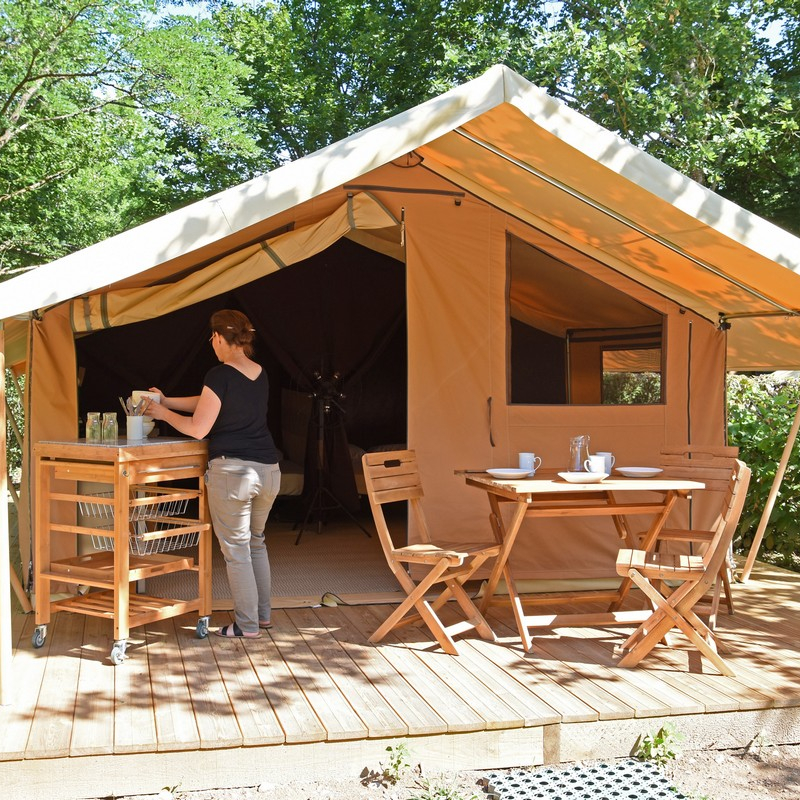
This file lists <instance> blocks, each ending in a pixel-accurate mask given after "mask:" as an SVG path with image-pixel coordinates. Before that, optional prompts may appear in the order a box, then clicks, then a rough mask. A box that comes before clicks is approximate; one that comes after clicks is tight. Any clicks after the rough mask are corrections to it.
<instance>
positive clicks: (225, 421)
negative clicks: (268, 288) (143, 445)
mask: <svg viewBox="0 0 800 800" xmlns="http://www.w3.org/2000/svg"><path fill="white" fill-rule="evenodd" d="M254 334H255V331H254V330H253V327H252V326H251V324H250V321H249V320H248V319H247V317H246V316H245V315H244V314H242V313H241V312H239V311H232V310H227V309H226V310H223V311H217V312H216V313H214V314H213V315H212V316H211V338H210V339H209V341H210V342H211V346H212V347H213V348H214V354H215V355H216V357H217V359H219V361H221V362H222V364H220V365H218V366H216V367H212V368H211V369H210V370H209V371H208V373H207V374H206V376H205V379H204V381H203V390H202V392H201V393H200V395H199V396H196V397H164V395H163V393H162V392H161V390H160V389H157V388H156V387H153V388H152V389H151V390H150V391H153V392H158V394H159V398H160V399H159V401H151V402H149V403H148V405H147V408H146V410H145V413H146V414H147V415H148V416H150V417H153V418H154V419H160V420H164V422H167V423H168V424H169V425H171V426H172V427H173V428H175V430H177V431H179V432H180V433H183V434H185V435H186V436H191V437H193V438H195V439H203V438H205V437H206V436H207V437H208V470H207V471H206V477H205V479H206V489H207V496H208V505H209V509H210V511H211V521H212V522H213V524H214V532H215V533H216V535H217V539H218V540H219V544H220V549H221V550H222V554H223V556H224V557H225V566H226V568H227V572H228V582H229V583H230V587H231V595H232V597H233V612H234V619H235V622H233V623H231V624H230V625H225V626H224V627H222V628H220V629H219V630H218V631H216V633H217V634H218V635H219V636H225V637H241V638H246V639H255V638H258V637H259V636H260V635H261V630H260V629H262V628H270V627H272V623H271V621H270V614H271V599H270V589H271V585H270V584H271V579H270V567H269V559H268V557H267V548H266V544H265V542H264V526H265V525H266V522H267V517H268V516H269V512H270V509H271V508H272V504H273V502H274V500H275V497H276V496H277V494H278V490H279V489H280V483H281V475H280V469H279V468H278V451H277V449H276V447H275V443H274V441H273V439H272V434H270V432H269V429H268V428H267V399H268V395H269V382H268V380H267V374H266V372H265V371H264V369H263V368H262V367H261V365H260V364H257V363H256V362H255V361H252V360H251V358H250V356H251V355H252V354H253V340H254V338H255V335H254ZM178 412H182V413H178Z"/></svg>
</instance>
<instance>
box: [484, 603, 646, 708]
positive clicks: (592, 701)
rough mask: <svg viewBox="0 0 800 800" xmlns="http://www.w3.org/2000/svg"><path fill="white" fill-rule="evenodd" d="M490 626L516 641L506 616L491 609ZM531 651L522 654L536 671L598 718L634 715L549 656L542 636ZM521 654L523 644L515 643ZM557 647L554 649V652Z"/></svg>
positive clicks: (608, 693)
mask: <svg viewBox="0 0 800 800" xmlns="http://www.w3.org/2000/svg"><path fill="white" fill-rule="evenodd" d="M488 618H489V624H490V625H491V626H492V627H493V628H495V630H496V631H502V632H503V636H514V637H515V638H516V641H517V642H519V633H518V632H517V630H516V628H515V627H513V623H512V622H511V620H510V619H509V617H507V616H505V617H504V616H500V615H498V614H497V613H496V610H495V609H494V608H492V609H490V611H489V617H488ZM533 645H534V646H533V651H532V652H530V653H525V655H524V658H526V659H528V660H530V661H531V663H533V664H534V665H535V666H536V668H537V669H538V670H539V671H541V672H543V673H544V674H545V675H547V676H548V677H550V678H551V679H552V680H553V681H555V682H556V683H559V684H561V685H562V686H564V687H565V688H568V689H569V690H570V691H571V692H573V693H574V694H575V696H576V697H577V698H578V699H579V700H581V701H582V702H583V703H585V704H586V705H588V706H590V707H591V708H593V709H594V710H595V711H596V712H597V716H598V719H602V720H611V719H629V718H632V717H634V716H635V712H634V709H633V708H632V707H631V706H630V705H628V704H627V703H626V702H624V701H622V700H620V699H619V698H618V697H616V696H615V695H614V694H612V693H611V692H609V691H608V690H606V689H605V688H603V687H602V686H599V685H598V684H596V683H595V682H593V681H591V680H585V679H583V676H581V675H580V673H579V672H576V670H575V669H573V668H572V666H571V665H570V664H568V663H566V662H564V661H561V660H559V658H558V655H557V654H553V653H551V652H550V651H549V650H547V649H546V648H545V647H544V646H543V640H542V637H540V636H536V637H535V638H534V643H533ZM517 646H518V647H520V651H521V652H524V651H522V649H521V648H522V645H521V644H518V645H517ZM557 652H558V648H557V647H556V653H557ZM565 655H567V656H571V657H574V653H572V652H567V653H565Z"/></svg>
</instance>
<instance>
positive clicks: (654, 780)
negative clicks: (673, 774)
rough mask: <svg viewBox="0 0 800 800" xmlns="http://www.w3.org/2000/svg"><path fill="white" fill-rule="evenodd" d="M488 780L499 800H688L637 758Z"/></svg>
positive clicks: (498, 775) (489, 788)
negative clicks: (540, 799) (544, 799)
mask: <svg viewBox="0 0 800 800" xmlns="http://www.w3.org/2000/svg"><path fill="white" fill-rule="evenodd" d="M486 778H487V781H488V783H487V787H486V790H487V792H488V794H489V796H490V797H493V798H495V800H538V799H539V798H547V800H662V798H663V800H667V798H669V800H686V795H684V794H681V793H680V792H679V791H678V790H677V789H675V788H673V787H672V786H671V785H670V783H669V781H668V780H667V779H666V778H665V777H664V775H662V773H661V772H660V771H659V769H658V767H657V766H656V765H655V764H654V763H652V762H650V761H637V760H636V759H633V758H629V759H624V760H622V761H614V762H610V763H606V762H592V763H591V764H573V765H571V766H569V767H565V768H560V767H540V768H538V769H531V770H516V771H512V772H492V773H489V774H488V775H487V776H486Z"/></svg>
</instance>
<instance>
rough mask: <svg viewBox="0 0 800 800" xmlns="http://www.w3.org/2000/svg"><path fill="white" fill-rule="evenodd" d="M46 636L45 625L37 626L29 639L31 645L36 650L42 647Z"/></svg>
mask: <svg viewBox="0 0 800 800" xmlns="http://www.w3.org/2000/svg"><path fill="white" fill-rule="evenodd" d="M46 636H47V625H37V626H36V629H35V630H34V632H33V636H32V637H31V644H32V645H33V646H34V647H35V648H36V649H37V650H38V649H39V648H40V647H42V646H43V645H44V640H45V637H46Z"/></svg>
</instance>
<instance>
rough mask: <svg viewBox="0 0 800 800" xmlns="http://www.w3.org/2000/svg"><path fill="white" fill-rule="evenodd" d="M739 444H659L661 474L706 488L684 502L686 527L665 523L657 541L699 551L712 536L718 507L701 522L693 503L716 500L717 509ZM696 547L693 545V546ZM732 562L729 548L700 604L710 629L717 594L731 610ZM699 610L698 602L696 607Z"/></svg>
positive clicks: (716, 610) (710, 504) (714, 619)
mask: <svg viewBox="0 0 800 800" xmlns="http://www.w3.org/2000/svg"><path fill="white" fill-rule="evenodd" d="M738 455H739V448H738V447H733V446H728V445H692V444H678V445H664V447H662V448H661V466H662V467H663V468H664V477H670V478H687V479H689V480H697V481H702V482H703V483H705V486H706V488H705V489H704V490H703V491H702V492H697V495H696V496H694V497H691V498H689V499H688V500H687V501H686V502H687V503H688V508H687V509H686V514H687V518H688V522H687V526H686V527H685V528H676V527H669V526H668V527H665V528H664V529H662V531H661V532H660V533H659V536H658V544H659V545H660V544H661V543H664V542H683V543H686V544H687V545H688V546H689V552H690V553H693V552H695V550H697V551H699V554H702V553H703V552H704V549H705V547H707V546H708V544H709V542H710V541H711V539H712V538H713V535H714V530H715V528H716V525H717V523H718V522H719V519H720V515H721V513H722V511H721V510H719V511H712V514H711V515H710V517H709V515H708V514H706V515H705V518H703V519H702V520H701V521H700V523H698V521H697V519H696V517H698V516H701V514H700V513H699V512H698V509H696V508H695V505H696V504H697V503H699V502H700V501H701V500H702V502H703V504H704V506H705V508H707V509H708V508H712V507H713V504H714V503H716V507H717V508H718V509H719V508H720V505H721V504H722V502H723V500H724V497H725V495H726V493H727V492H728V488H729V485H730V475H731V470H732V469H733V467H734V464H735V462H736V458H737V456H738ZM697 545H699V547H697V548H696V546H697ZM732 572H733V570H732V565H731V563H730V548H729V554H728V557H726V558H725V559H724V560H723V562H722V564H721V565H720V568H719V574H718V576H717V580H716V581H714V586H713V588H712V590H711V598H710V601H709V602H708V604H707V605H705V606H703V607H702V611H703V613H704V614H707V615H708V626H709V627H710V628H711V629H712V630H713V629H714V628H715V627H716V625H717V614H718V613H719V604H720V596H721V595H722V596H724V599H725V605H726V606H727V609H728V613H729V614H733V594H732V592H731V576H732ZM695 610H696V611H697V610H700V606H698V607H697V608H696V609H695Z"/></svg>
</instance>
